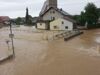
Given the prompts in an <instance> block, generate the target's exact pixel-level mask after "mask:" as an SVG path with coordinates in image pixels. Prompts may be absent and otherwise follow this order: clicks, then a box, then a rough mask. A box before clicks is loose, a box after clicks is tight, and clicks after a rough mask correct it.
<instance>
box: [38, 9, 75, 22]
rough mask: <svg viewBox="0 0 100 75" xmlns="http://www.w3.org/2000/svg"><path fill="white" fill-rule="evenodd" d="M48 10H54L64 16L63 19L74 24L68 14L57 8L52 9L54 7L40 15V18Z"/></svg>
mask: <svg viewBox="0 0 100 75" xmlns="http://www.w3.org/2000/svg"><path fill="white" fill-rule="evenodd" d="M50 9H54V10H56V11H57V12H59V13H60V14H62V15H63V16H64V17H63V19H65V20H68V21H70V22H73V23H76V21H75V20H74V19H73V18H72V16H71V15H70V14H69V13H67V12H65V11H64V10H63V9H58V8H54V7H50V8H49V9H48V10H46V11H44V12H43V13H42V14H40V17H41V16H44V15H45V14H46V13H47V12H48V11H49V10H50Z"/></svg>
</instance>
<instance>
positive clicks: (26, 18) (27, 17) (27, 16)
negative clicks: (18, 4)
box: [25, 8, 29, 24]
mask: <svg viewBox="0 0 100 75" xmlns="http://www.w3.org/2000/svg"><path fill="white" fill-rule="evenodd" d="M28 21H29V12H28V8H26V17H25V22H26V24H28Z"/></svg>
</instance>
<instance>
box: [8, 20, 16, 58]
mask: <svg viewBox="0 0 100 75" xmlns="http://www.w3.org/2000/svg"><path fill="white" fill-rule="evenodd" d="M9 37H10V38H11V44H12V50H13V57H15V51H14V49H15V48H14V41H13V37H14V34H13V33H12V25H11V21H10V34H9Z"/></svg>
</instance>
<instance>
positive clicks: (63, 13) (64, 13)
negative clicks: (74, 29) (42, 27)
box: [40, 7, 70, 16]
mask: <svg viewBox="0 0 100 75" xmlns="http://www.w3.org/2000/svg"><path fill="white" fill-rule="evenodd" d="M50 9H54V10H56V11H57V12H59V13H60V14H62V15H64V16H66V15H70V14H69V13H67V12H65V11H64V10H62V9H58V8H54V7H50V8H49V9H47V10H45V11H44V12H43V13H41V14H40V16H43V15H45V14H46V13H47V12H48V11H49V10H50Z"/></svg>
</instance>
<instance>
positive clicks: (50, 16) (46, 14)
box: [37, 0, 76, 30]
mask: <svg viewBox="0 0 100 75" xmlns="http://www.w3.org/2000/svg"><path fill="white" fill-rule="evenodd" d="M46 4H47V6H46V7H44V8H45V9H43V11H42V13H40V15H39V20H42V21H46V20H48V21H50V22H49V25H47V26H49V28H48V29H50V30H72V29H73V28H74V27H73V25H74V23H76V21H75V20H73V19H72V17H71V15H70V14H69V13H67V12H65V11H64V10H63V9H59V8H58V7H57V0H55V1H54V0H47V3H46ZM47 7H48V8H47ZM62 22H63V23H62ZM45 25H46V23H42V24H41V23H39V22H37V28H41V29H45V28H46V26H45ZM43 26H45V27H43ZM46 29H47V28H46Z"/></svg>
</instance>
